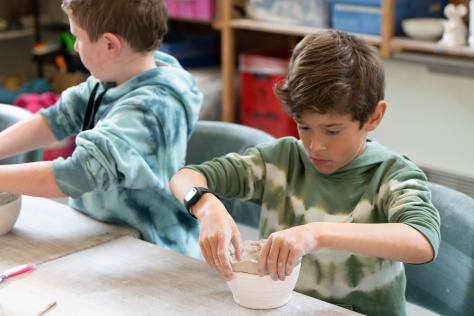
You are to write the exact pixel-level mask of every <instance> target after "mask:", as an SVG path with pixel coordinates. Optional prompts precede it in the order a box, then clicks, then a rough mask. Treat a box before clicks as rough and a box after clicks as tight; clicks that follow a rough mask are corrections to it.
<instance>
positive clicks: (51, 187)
mask: <svg viewBox="0 0 474 316" xmlns="http://www.w3.org/2000/svg"><path fill="white" fill-rule="evenodd" d="M52 165H53V164H52V162H51V161H40V162H32V163H25V164H17V165H3V166H0V192H10V193H17V194H25V195H32V196H42V197H64V194H63V193H62V192H61V190H60V189H59V187H58V185H57V184H56V180H55V178H54V174H53V167H52Z"/></svg>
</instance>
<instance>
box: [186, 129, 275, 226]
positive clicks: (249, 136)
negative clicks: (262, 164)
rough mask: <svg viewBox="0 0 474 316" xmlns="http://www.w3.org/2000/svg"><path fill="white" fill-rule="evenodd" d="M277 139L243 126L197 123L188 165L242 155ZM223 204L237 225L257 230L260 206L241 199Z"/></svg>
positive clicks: (226, 201) (188, 155) (188, 153)
mask: <svg viewBox="0 0 474 316" xmlns="http://www.w3.org/2000/svg"><path fill="white" fill-rule="evenodd" d="M274 139H275V138H274V137H273V136H271V135H270V134H267V133H265V132H263V131H260V130H258V129H255V128H252V127H248V126H244V125H239V124H234V123H226V122H216V121H198V123H197V125H196V128H195V129H194V132H193V134H192V135H191V138H190V140H189V142H188V149H187V155H186V164H198V163H201V162H204V161H207V160H211V159H212V158H216V157H219V156H223V155H225V154H228V153H231V152H236V153H240V154H242V153H244V152H245V150H247V149H248V148H250V147H253V146H255V145H258V144H261V143H266V142H269V141H272V140H274ZM223 202H224V205H225V206H226V208H227V210H229V213H230V214H231V215H232V216H233V218H234V220H235V221H236V222H238V223H241V224H246V225H249V226H252V227H258V224H259V219H260V206H259V205H257V204H255V203H252V202H241V201H240V200H238V199H233V200H228V199H223Z"/></svg>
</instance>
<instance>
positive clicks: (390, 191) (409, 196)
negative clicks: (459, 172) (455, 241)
mask: <svg viewBox="0 0 474 316" xmlns="http://www.w3.org/2000/svg"><path fill="white" fill-rule="evenodd" d="M379 196H380V197H381V199H382V201H383V202H382V203H383V209H384V210H385V212H386V214H387V218H388V221H389V222H390V223H404V224H407V225H410V226H411V227H413V228H415V229H416V230H418V231H419V232H420V233H422V234H423V235H424V236H425V237H426V239H427V240H428V241H429V242H430V244H431V246H432V248H433V251H434V253H435V257H436V255H437V253H438V248H439V244H440V242H441V234H440V217H439V212H438V211H437V210H436V209H435V207H434V206H433V203H432V202H431V193H430V190H429V188H428V182H427V180H426V176H425V175H424V174H423V172H421V171H420V170H419V169H418V168H415V167H411V168H410V169H408V170H404V169H401V170H399V172H397V173H395V174H394V175H392V176H390V178H389V179H388V180H385V181H384V183H383V184H382V186H381V188H380V192H379Z"/></svg>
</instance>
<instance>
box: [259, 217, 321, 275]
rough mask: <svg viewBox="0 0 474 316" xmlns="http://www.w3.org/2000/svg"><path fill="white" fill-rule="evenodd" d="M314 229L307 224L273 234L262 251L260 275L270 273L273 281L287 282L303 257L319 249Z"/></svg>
mask: <svg viewBox="0 0 474 316" xmlns="http://www.w3.org/2000/svg"><path fill="white" fill-rule="evenodd" d="M313 229H314V227H313V226H312V225H311V224H306V225H301V226H295V227H292V228H289V229H285V230H282V231H279V232H275V233H273V234H271V235H270V236H269V237H268V239H267V241H266V243H265V244H264V245H263V248H262V250H261V251H260V257H259V260H258V273H259V275H260V276H262V275H264V274H265V272H266V271H268V273H269V274H270V276H271V277H272V279H273V280H277V279H280V280H282V281H283V280H285V278H286V276H288V275H290V274H291V272H292V271H293V268H294V266H295V265H296V264H297V262H298V260H299V259H300V258H301V257H302V256H304V255H305V254H307V253H309V252H312V251H316V250H317V249H318V248H319V245H318V241H317V239H316V238H315V237H314V236H315V234H314V233H313Z"/></svg>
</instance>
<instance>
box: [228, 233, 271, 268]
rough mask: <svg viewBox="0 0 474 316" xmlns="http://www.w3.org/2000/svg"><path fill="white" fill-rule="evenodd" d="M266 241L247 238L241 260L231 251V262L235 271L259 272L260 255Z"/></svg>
mask: <svg viewBox="0 0 474 316" xmlns="http://www.w3.org/2000/svg"><path fill="white" fill-rule="evenodd" d="M266 241H267V240H266V239H261V240H245V241H244V242H243V247H242V254H241V256H240V261H237V260H236V259H235V256H234V254H233V253H231V257H230V259H231V262H230V264H231V265H232V270H233V271H234V272H245V273H250V274H258V271H257V270H258V257H259V256H260V251H261V250H262V248H263V245H264V244H265V242H266Z"/></svg>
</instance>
